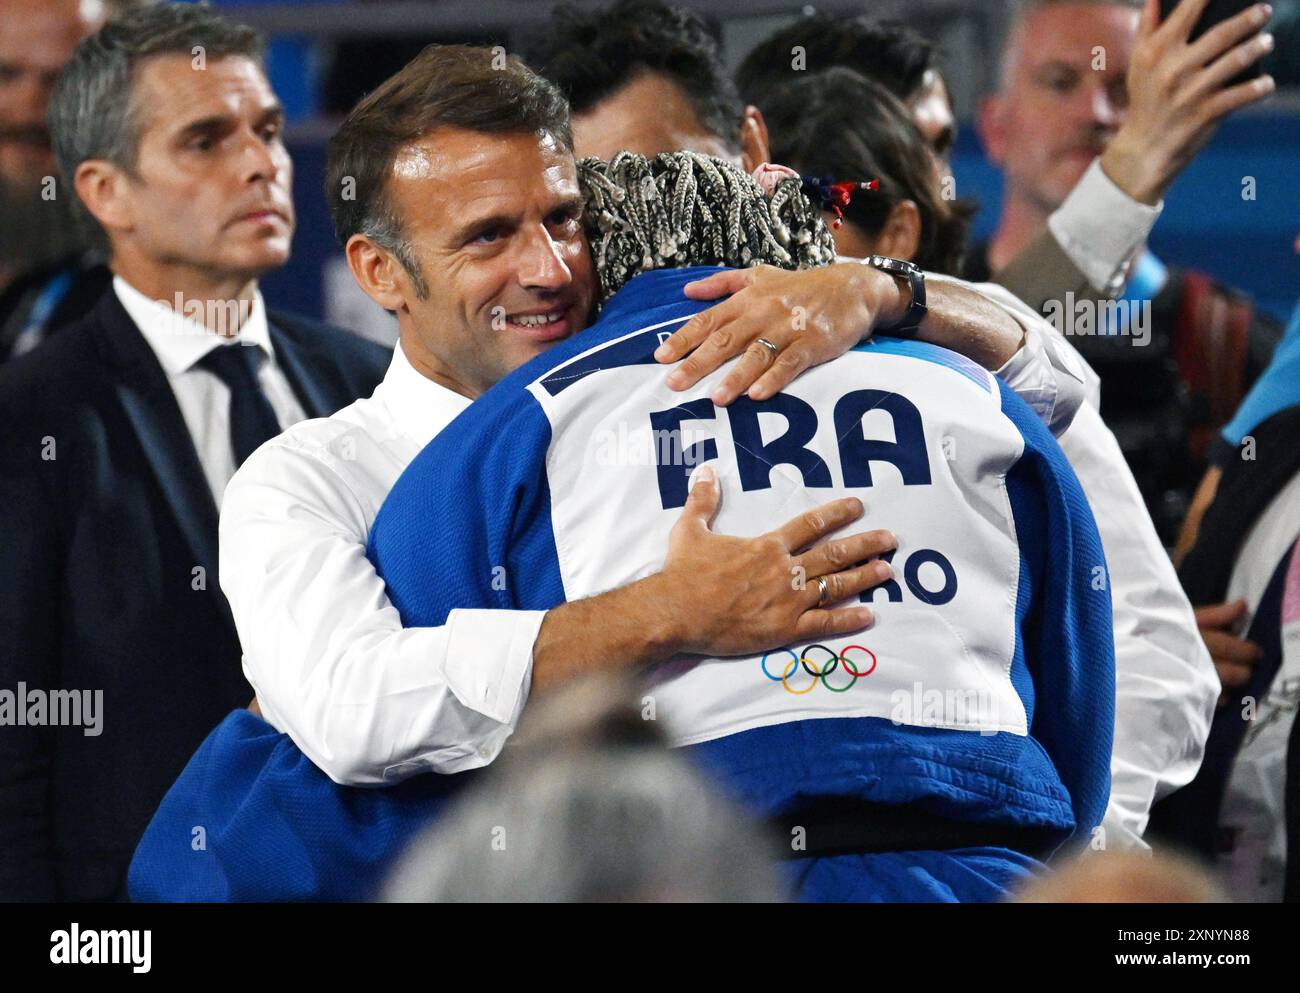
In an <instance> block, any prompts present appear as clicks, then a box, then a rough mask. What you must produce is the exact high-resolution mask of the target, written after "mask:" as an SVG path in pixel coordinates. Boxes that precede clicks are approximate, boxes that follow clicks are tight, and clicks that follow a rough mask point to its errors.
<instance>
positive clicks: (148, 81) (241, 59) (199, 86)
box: [135, 52, 276, 126]
mask: <svg viewBox="0 0 1300 993" xmlns="http://www.w3.org/2000/svg"><path fill="white" fill-rule="evenodd" d="M196 58H197V56H191V55H187V54H183V53H179V52H178V53H174V54H173V53H168V54H166V55H157V56H153V57H151V58H149V59H147V60H145V62H144V63H143V64H141V65H140V66H139V68H138V70H137V73H138V74H137V76H136V82H135V86H136V93H135V99H136V100H137V102H138V105H139V106H141V107H143V108H144V111H145V119H146V121H147V122H148V123H150V124H153V123H162V124H164V125H165V126H183V125H184V124H185V123H187V122H189V121H197V120H202V119H204V118H207V117H220V116H225V115H231V114H233V115H236V116H244V115H249V116H252V115H257V114H260V113H261V112H263V111H264V110H266V109H267V108H269V107H272V106H275V105H276V97H275V92H274V91H273V90H272V89H271V84H270V83H268V82H267V79H266V75H265V73H263V72H262V69H261V67H260V66H259V65H258V64H257V63H256V62H254V61H253V60H252V59H251V58H248V57H247V56H243V55H223V56H218V57H216V58H210V59H207V60H205V61H204V62H203V63H202V68H200V67H199V66H200V63H198V62H196Z"/></svg>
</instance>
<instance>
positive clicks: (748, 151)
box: [740, 103, 772, 172]
mask: <svg viewBox="0 0 1300 993" xmlns="http://www.w3.org/2000/svg"><path fill="white" fill-rule="evenodd" d="M771 154H772V149H771V146H770V145H769V144H768V141H767V121H765V120H763V112H762V111H761V110H759V109H758V108H757V107H755V106H754V105H753V104H752V103H751V104H746V105H745V118H744V120H743V121H742V122H741V125H740V155H741V161H742V164H743V165H744V168H745V171H746V172H753V171H754V170H755V169H757V168H758V167H759V166H761V165H762V164H763V163H764V162H770V161H771V158H770V156H771Z"/></svg>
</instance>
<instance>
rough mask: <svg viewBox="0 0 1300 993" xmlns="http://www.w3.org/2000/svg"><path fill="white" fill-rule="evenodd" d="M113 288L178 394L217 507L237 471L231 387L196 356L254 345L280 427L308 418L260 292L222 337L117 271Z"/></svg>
mask: <svg viewBox="0 0 1300 993" xmlns="http://www.w3.org/2000/svg"><path fill="white" fill-rule="evenodd" d="M113 292H114V293H116V294H117V298H118V300H120V301H121V303H122V306H123V307H124V308H125V309H126V312H127V314H129V315H130V317H131V320H133V321H134V322H135V326H136V327H137V328H139V329H140V334H141V335H143V336H144V340H145V341H147V342H148V343H149V347H150V348H152V349H153V352H154V355H156V356H157V357H158V362H159V363H160V364H161V365H162V367H163V372H164V373H166V374H167V382H168V383H170V384H171V388H172V392H173V393H175V394H176V403H177V405H179V407H180V408H181V417H183V418H184V419H185V427H186V428H188V429H189V432H190V438H191V439H193V441H194V449H195V451H197V452H198V455H199V463H200V464H201V465H202V466H203V473H204V475H205V476H207V479H208V485H209V486H211V487H212V496H213V498H214V499H215V500H216V501H217V507H218V509H219V508H220V507H221V497H222V494H223V493H224V492H225V489H226V484H227V483H229V482H230V480H231V477H232V476H234V474H235V451H234V448H233V447H232V445H231V442H230V389H229V387H227V386H226V384H225V383H223V382H222V381H221V380H220V379H218V378H217V377H216V375H214V374H213V373H211V372H209V371H208V370H206V369H204V368H203V367H202V366H201V365H199V362H200V360H201V359H202V358H203V357H204V356H206V355H207V354H208V353H209V352H210V351H212V350H213V349H214V348H222V347H229V343H230V342H231V341H237V342H240V343H241V345H242V346H243V347H246V348H247V347H256V348H258V349H259V350H260V352H261V355H262V360H261V362H260V363H259V364H258V370H257V379H258V385H259V386H261V388H262V392H263V393H265V394H266V399H267V400H268V401H269V402H270V404H271V409H272V410H274V411H275V417H276V420H278V421H279V422H280V427H281V429H283V428H287V427H289V426H290V425H292V424H297V423H298V422H299V421H301V420H304V419H306V417H307V414H306V412H305V411H304V410H303V409H302V405H301V404H300V403H299V402H298V398H297V397H295V396H294V393H293V387H292V386H290V385H289V380H288V379H286V378H285V376H284V373H283V372H282V371H281V370H280V367H279V366H278V365H277V364H276V361H275V348H274V347H273V346H272V344H271V332H270V329H269V328H268V327H267V323H266V306H265V305H264V304H263V302H262V294H261V292H259V291H254V293H253V299H252V301H251V303H250V305H249V306H248V309H247V313H246V315H245V316H244V320H243V322H242V323H241V324H240V327H239V332H238V334H235V335H232V336H230V337H222V336H220V335H218V334H216V333H214V332H212V331H210V330H208V328H206V327H205V326H204V325H202V324H200V323H198V322H197V321H194V320H192V319H190V318H189V317H186V316H185V315H184V314H183V313H178V312H177V311H176V310H174V309H172V308H171V307H169V306H167V304H165V303H162V302H160V301H158V300H151V299H149V297H147V296H145V295H144V294H143V293H141V292H140V291H139V290H137V289H136V288H135V287H134V286H132V285H131V284H130V283H128V282H127V281H126V280H125V279H123V278H122V277H121V276H115V277H114V278H113Z"/></svg>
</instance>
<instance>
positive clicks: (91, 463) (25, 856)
mask: <svg viewBox="0 0 1300 993" xmlns="http://www.w3.org/2000/svg"><path fill="white" fill-rule="evenodd" d="M261 45H262V42H261V39H260V37H259V36H258V35H257V34H256V33H255V32H253V31H251V30H250V29H247V28H245V27H242V26H238V25H233V24H231V23H229V22H227V21H224V20H222V19H221V18H219V17H217V16H216V15H215V14H213V13H212V12H211V11H210V10H207V9H206V8H202V7H193V6H181V5H169V4H165V5H161V6H158V7H150V8H146V9H144V10H141V11H138V12H136V13H134V14H131V15H129V16H127V17H126V18H124V19H123V20H120V21H118V22H115V23H111V24H109V25H108V26H106V27H105V28H103V29H102V30H101V31H100V32H98V33H97V34H95V35H93V36H91V37H90V38H88V39H87V40H86V41H85V42H84V43H83V44H82V45H81V47H80V48H79V49H78V51H77V53H76V55H75V56H74V57H73V59H72V61H71V62H70V63H69V65H68V66H67V68H66V69H65V70H64V72H63V74H62V75H61V77H60V79H59V82H58V84H57V85H56V88H55V91H54V95H53V98H52V100H51V123H52V128H53V134H54V142H55V149H56V152H57V153H58V156H59V164H60V166H61V168H62V169H63V171H64V175H65V176H66V177H67V178H68V179H67V181H68V183H69V184H71V185H72V186H73V187H75V190H76V194H77V198H78V206H79V207H80V208H81V209H84V210H85V212H86V213H87V215H88V218H89V219H90V220H91V221H93V226H94V227H95V229H96V230H97V233H98V234H99V235H100V236H101V237H102V239H103V241H104V244H105V247H106V248H107V254H108V257H109V260H110V268H111V269H112V272H113V282H112V286H111V289H110V290H109V291H108V292H106V293H105V294H104V295H103V297H102V299H101V300H100V302H99V303H98V304H97V305H96V307H95V308H94V309H93V310H92V311H91V312H90V313H89V314H88V315H87V316H86V317H85V318H84V319H83V320H82V321H80V322H79V323H77V324H75V325H74V326H72V327H70V328H68V329H67V330H65V331H64V332H62V333H61V334H60V335H58V336H57V337H55V338H53V339H51V340H50V341H49V342H47V343H46V345H45V346H44V347H42V348H40V349H37V350H36V351H34V352H32V353H31V354H30V355H27V356H24V357H22V358H20V359H18V360H15V361H14V362H11V363H9V364H7V365H6V367H5V368H4V369H3V370H0V423H3V425H4V428H3V440H2V441H0V507H2V508H3V511H2V512H0V899H3V900H57V899H65V900H101V899H115V898H121V897H122V896H123V895H124V893H125V889H124V883H125V871H126V867H127V864H128V862H129V860H130V857H131V853H132V851H133V849H134V847H135V844H136V841H137V840H138V838H139V836H140V834H141V833H142V831H143V829H144V827H145V825H146V823H147V822H148V820H149V817H150V816H151V814H152V813H153V811H154V808H155V807H156V806H157V804H158V802H159V801H160V800H161V798H162V796H163V794H164V793H165V792H166V790H167V788H168V787H169V786H170V784H171V782H172V781H173V780H174V779H175V778H176V776H177V774H178V773H179V772H180V770H181V769H182V767H183V766H184V765H185V762H186V761H187V760H188V758H189V756H190V755H191V754H192V753H193V751H194V750H195V748H196V747H197V746H198V744H199V743H200V742H201V741H202V740H203V738H204V736H205V735H206V734H207V732H208V731H209V730H210V729H211V728H212V727H213V726H215V725H216V724H217V723H218V722H219V721H220V720H221V718H222V717H224V716H225V715H226V714H227V713H228V712H229V711H230V710H231V709H232V708H234V707H239V706H243V705H245V704H247V703H248V701H249V700H250V699H251V697H252V690H251V689H250V688H249V686H248V685H247V683H246V682H245V680H244V678H243V676H242V673H241V669H240V646H239V640H238V637H237V634H236V631H235V627H234V623H233V620H232V618H231V616H230V610H229V607H228V605H227V603H226V601H225V599H224V598H223V597H222V594H221V591H220V587H219V585H218V582H217V575H216V568H217V516H218V509H219V506H220V501H221V497H222V493H223V491H224V488H225V484H226V483H227V482H228V481H229V479H230V476H231V475H233V473H234V471H235V469H236V468H237V467H238V465H239V464H240V463H241V462H242V461H243V460H244V458H246V457H247V456H248V455H249V454H250V453H251V452H252V450H253V449H254V448H256V447H257V446H258V445H259V444H261V442H263V441H265V440H267V439H268V438H270V437H272V436H274V435H275V434H277V433H279V432H280V431H281V430H282V429H284V428H285V427H287V426H289V424H291V423H293V422H295V421H298V420H301V419H303V418H305V417H320V416H325V415H327V414H329V413H332V412H333V411H334V410H336V409H338V408H339V407H341V406H344V405H346V404H348V403H350V402H351V401H353V400H354V399H356V398H357V397H359V396H362V395H366V394H369V392H370V391H371V390H372V389H373V388H374V387H375V385H377V383H378V382H379V380H380V379H381V378H382V376H383V372H384V368H385V366H386V363H387V355H386V354H385V352H384V350H382V349H381V348H379V347H378V346H376V345H373V344H371V343H369V342H365V341H363V340H361V339H359V338H356V337H354V336H352V335H349V334H347V333H345V332H342V331H337V330H333V329H328V328H323V327H319V326H316V325H314V324H311V323H309V322H307V321H304V320H302V319H299V318H294V317H291V316H289V315H285V314H277V313H267V311H266V309H265V307H264V305H263V302H262V298H261V295H260V293H259V292H258V289H257V280H258V278H259V277H260V276H261V275H263V274H264V273H265V272H267V271H269V270H271V269H274V268H276V267H278V266H280V265H283V264H284V262H285V261H286V259H287V258H288V254H289V242H290V239H291V237H292V233H293V208H292V204H291V202H290V196H289V188H290V179H291V163H290V162H289V158H288V155H287V153H286V151H285V149H284V146H283V144H282V142H281V138H280V129H281V123H282V113H281V110H280V106H279V104H278V102H277V101H276V98H275V94H274V93H273V92H272V91H271V89H270V86H269V85H268V83H267V81H266V77H265V75H264V73H263V70H262V66H261V50H262V49H261ZM176 843H177V844H178V845H187V846H191V847H192V848H193V849H195V850H198V849H201V848H203V847H205V846H206V845H207V844H208V843H209V841H208V839H207V838H206V836H205V834H204V831H203V825H194V826H193V831H192V832H191V834H190V835H189V836H187V837H182V838H177V839H176Z"/></svg>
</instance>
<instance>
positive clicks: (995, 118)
mask: <svg viewBox="0 0 1300 993" xmlns="http://www.w3.org/2000/svg"><path fill="white" fill-rule="evenodd" d="M1005 118H1006V98H1005V97H1002V96H1000V95H998V94H996V93H995V94H993V95H992V96H987V97H985V98H984V99H983V100H981V101H980V109H979V114H978V115H977V117H976V119H975V130H976V131H977V132H979V136H980V141H982V142H983V143H984V154H985V155H987V156H988V159H989V161H990V162H992V163H993V164H994V165H1001V164H1002V163H1003V161H1004V160H1005V158H1006V127H1005V124H1004V121H1005Z"/></svg>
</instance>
